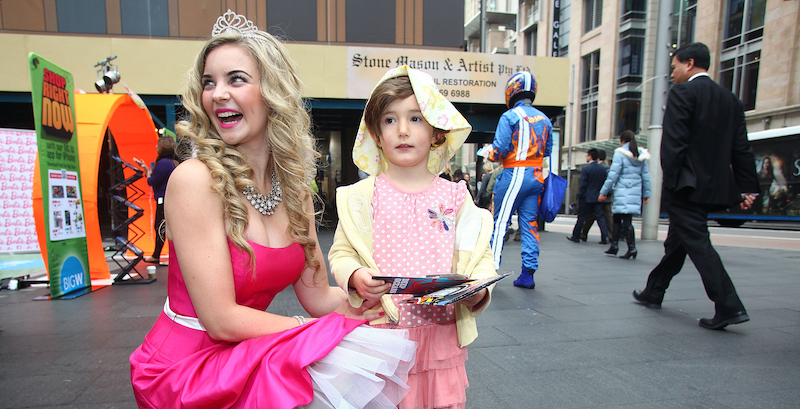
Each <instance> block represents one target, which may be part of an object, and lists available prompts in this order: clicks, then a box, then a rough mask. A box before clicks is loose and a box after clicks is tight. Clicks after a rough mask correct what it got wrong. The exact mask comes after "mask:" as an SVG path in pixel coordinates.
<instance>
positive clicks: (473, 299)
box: [458, 288, 489, 308]
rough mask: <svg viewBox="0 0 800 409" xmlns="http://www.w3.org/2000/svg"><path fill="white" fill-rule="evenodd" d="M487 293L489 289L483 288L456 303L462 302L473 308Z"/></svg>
mask: <svg viewBox="0 0 800 409" xmlns="http://www.w3.org/2000/svg"><path fill="white" fill-rule="evenodd" d="M488 293H489V290H487V289H485V288H484V289H483V290H480V291H478V292H477V293H475V295H473V296H471V297H469V298H465V299H463V300H461V301H459V302H458V303H459V304H464V305H466V306H467V307H471V308H473V307H475V306H476V305H478V304H481V303H482V302H483V300H484V299H485V298H486V294H488Z"/></svg>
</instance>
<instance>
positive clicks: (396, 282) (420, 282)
mask: <svg viewBox="0 0 800 409" xmlns="http://www.w3.org/2000/svg"><path fill="white" fill-rule="evenodd" d="M372 278H373V279H374V280H383V281H386V282H387V283H392V288H391V289H390V290H389V294H411V295H413V296H420V295H425V294H428V293H432V292H435V291H439V290H442V289H445V288H450V287H453V286H456V285H459V284H464V283H468V282H471V281H475V280H474V279H471V278H469V277H467V276H465V275H461V274H431V275H428V276H425V277H389V276H374V277H372Z"/></svg>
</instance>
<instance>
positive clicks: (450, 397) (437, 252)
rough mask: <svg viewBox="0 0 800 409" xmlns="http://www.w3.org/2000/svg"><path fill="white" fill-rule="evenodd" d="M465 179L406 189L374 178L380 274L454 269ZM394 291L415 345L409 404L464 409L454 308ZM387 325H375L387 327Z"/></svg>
mask: <svg viewBox="0 0 800 409" xmlns="http://www.w3.org/2000/svg"><path fill="white" fill-rule="evenodd" d="M467 193H468V192H467V188H466V185H465V184H464V183H458V184H456V183H453V182H450V181H448V180H445V179H442V178H440V177H435V178H434V180H433V182H431V184H430V185H429V186H428V187H427V188H426V189H424V190H422V191H419V192H405V191H402V190H400V189H399V188H398V187H397V186H395V185H394V184H393V183H392V182H391V181H390V180H389V179H388V178H386V176H385V175H384V174H381V175H380V176H378V177H377V178H376V179H375V192H374V194H373V197H372V209H373V253H374V259H375V262H376V263H377V265H378V268H379V270H380V274H381V275H389V276H401V277H403V276H404V277H420V276H425V275H428V274H450V273H452V272H453V271H452V264H453V251H454V248H455V220H456V215H457V214H458V211H459V209H460V208H461V205H462V204H463V203H464V199H465V198H466V197H467ZM408 298H410V296H408V295H393V296H392V300H393V301H394V303H395V305H396V306H397V307H398V309H399V311H400V315H399V322H398V323H397V324H396V325H394V327H395V328H397V327H400V328H404V329H408V330H409V333H410V339H411V340H413V341H416V342H418V343H419V346H418V348H417V360H416V363H415V364H414V367H413V368H412V370H411V372H410V373H409V380H408V383H409V386H411V391H410V392H409V394H408V395H407V396H406V398H405V399H404V400H403V401H402V402H401V404H400V406H399V407H400V408H401V409H408V408H463V407H464V405H465V403H466V394H465V388H466V387H467V386H468V382H467V373H466V369H465V366H464V362H465V361H466V359H467V350H466V348H460V347H459V346H458V333H457V331H456V322H455V316H456V314H455V306H454V305H448V306H423V305H414V304H406V303H404V301H405V300H407V299H408ZM391 326H392V325H391V324H384V325H379V326H378V327H391Z"/></svg>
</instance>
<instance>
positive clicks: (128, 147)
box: [33, 93, 167, 280]
mask: <svg viewBox="0 0 800 409" xmlns="http://www.w3.org/2000/svg"><path fill="white" fill-rule="evenodd" d="M75 118H76V122H77V125H78V127H77V132H78V154H79V158H80V171H81V197H82V200H83V213H84V220H85V223H86V224H85V225H86V245H87V247H88V250H89V271H90V272H91V277H92V280H98V279H108V278H110V277H111V272H110V270H109V267H108V262H107V261H106V257H105V253H104V252H103V240H102V238H101V236H100V221H99V219H98V216H97V181H98V177H99V176H100V175H99V172H100V169H99V166H100V154H101V152H102V151H103V142H104V140H105V136H106V129H108V130H110V131H111V134H112V135H113V136H114V142H115V144H116V146H117V150H118V152H119V156H120V158H122V159H123V160H125V161H126V162H129V163H134V162H133V158H134V157H136V158H139V159H142V160H144V161H145V163H150V162H153V161H155V160H156V156H157V155H156V144H157V143H158V134H157V133H156V127H155V125H154V124H153V119H152V118H150V113H149V112H148V111H147V108H146V107H145V106H144V104H143V103H141V102H139V104H137V103H136V102H135V101H134V99H132V98H131V96H130V95H128V94H114V95H108V94H81V93H75ZM103 174H104V175H105V172H103ZM131 175H133V171H132V170H130V169H127V168H126V169H125V177H126V178H127V177H129V176H131ZM40 179H41V178H40V175H39V163H38V160H37V163H36V169H35V175H34V177H33V216H34V219H35V220H36V233H37V235H38V237H39V248H40V249H42V252H45V251H46V250H45V249H46V248H47V243H46V240H45V237H47V236H46V232H45V231H44V212H43V206H42V188H41V180H40ZM133 184H134V185H135V186H136V187H138V188H139V189H141V190H142V191H144V192H145V194H144V195H143V196H142V197H140V198H139V199H137V200H135V201H133V202H134V203H135V204H136V205H137V206H139V207H141V208H142V209H144V214H143V215H142V217H140V218H139V219H138V220H136V221H134V222H133V225H135V226H137V227H138V228H140V229H141V230H142V231H144V232H145V235H144V236H142V237H141V238H139V239H138V240H137V241H136V243H135V244H136V246H137V247H139V248H140V249H141V250H142V251H144V253H145V254H146V255H149V254H151V253H152V252H153V249H154V247H155V240H154V239H155V232H154V230H153V223H152V220H153V217H154V216H155V204H154V203H153V201H152V196H153V192H152V190H151V189H150V186H149V185H148V184H147V180H146V179H145V178H141V179H139V180H137V181H136V182H134V183H133ZM134 213H135V212H133V211H129V214H130V215H133V214H134ZM166 248H167V246H164V249H166ZM164 249H162V253H163V252H164ZM42 258H43V259H44V263H45V269H46V270H47V271H49V269H48V266H47V257H46V256H43V257H42Z"/></svg>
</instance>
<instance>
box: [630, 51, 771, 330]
mask: <svg viewBox="0 0 800 409" xmlns="http://www.w3.org/2000/svg"><path fill="white" fill-rule="evenodd" d="M710 61H711V57H710V55H709V52H708V47H706V45H705V44H702V43H692V44H688V45H685V46H683V47H681V48H679V49H678V50H677V51H675V54H674V57H673V59H672V79H673V82H674V83H675V85H674V86H673V87H672V89H671V90H670V93H669V98H668V100H667V109H666V112H665V113H664V130H663V136H662V139H661V167H662V169H663V171H664V182H663V193H662V195H663V202H664V205H665V207H666V209H665V210H666V212H667V213H668V214H669V233H668V234H667V239H666V241H664V250H665V254H664V257H663V258H662V259H661V262H660V263H659V264H658V265H657V266H656V268H654V269H653V271H652V272H650V276H649V277H648V279H647V287H645V289H644V290H643V291H642V292H638V291H634V292H633V298H634V299H636V301H637V302H639V303H641V304H644V305H646V306H648V307H650V308H661V302H662V300H663V299H664V293H665V291H666V290H667V287H668V286H669V283H670V280H672V277H674V276H675V275H676V274H678V272H679V271H680V270H681V268H682V267H683V262H684V261H685V259H686V255H687V254H688V255H689V258H691V259H692V262H693V263H694V265H695V267H697V270H698V271H699V272H700V276H701V277H702V279H703V285H705V288H706V294H708V298H710V299H711V300H712V301H714V305H715V310H716V311H715V312H716V314H715V315H714V318H710V319H709V318H702V319H700V326H701V327H703V328H708V329H723V328H725V327H726V326H728V325H730V324H739V323H742V322H745V321H748V320H749V319H750V318H749V317H748V316H747V311H745V309H744V305H743V304H742V301H741V300H740V299H739V296H738V295H737V294H736V289H735V288H734V286H733V282H732V281H731V279H730V277H729V276H728V273H727V272H726V271H725V267H724V266H723V265H722V260H720V258H719V255H718V254H717V252H716V250H714V247H713V246H712V245H711V240H710V238H709V234H708V225H707V222H708V213H709V212H712V211H718V210H722V209H726V208H729V207H732V206H736V205H739V204H740V205H741V207H742V209H748V208H749V207H750V206H751V205H752V203H753V200H754V199H755V194H753V193H754V192H758V188H759V186H758V177H757V176H756V169H755V160H754V158H753V150H752V149H751V148H750V144H749V142H748V141H747V129H746V128H745V120H744V109H743V107H742V103H741V101H739V99H737V98H736V96H734V95H733V94H732V93H731V92H730V91H728V90H726V89H725V88H722V87H721V86H719V85H717V83H715V82H714V81H713V80H712V79H711V78H710V77H709V76H708V73H707V72H706V71H707V70H708V67H709V64H710Z"/></svg>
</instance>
